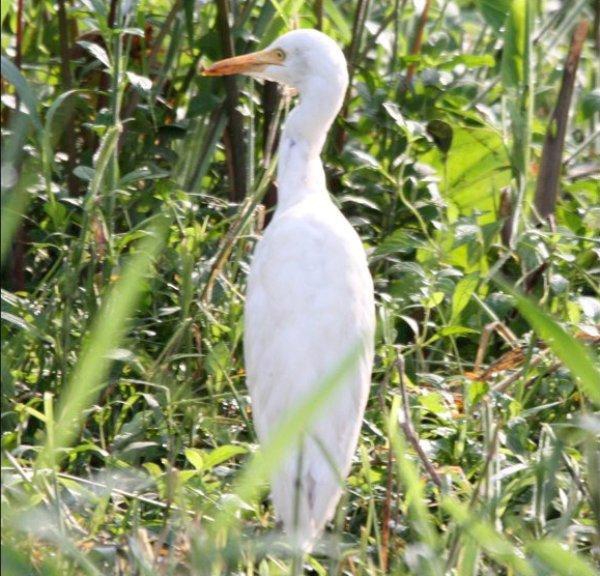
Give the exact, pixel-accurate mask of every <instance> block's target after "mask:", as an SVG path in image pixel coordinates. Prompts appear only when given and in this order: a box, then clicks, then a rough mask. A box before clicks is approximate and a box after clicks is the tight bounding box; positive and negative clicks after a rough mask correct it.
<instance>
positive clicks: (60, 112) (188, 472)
mask: <svg viewBox="0 0 600 576" xmlns="http://www.w3.org/2000/svg"><path fill="white" fill-rule="evenodd" d="M230 4H231V6H230V7H229V10H230V11H231V12H230V14H229V15H230V16H231V18H230V19H229V21H228V23H229V27H230V30H224V29H223V28H222V27H221V28H219V26H218V25H217V13H218V10H224V9H227V3H224V2H220V1H216V2H212V1H209V2H205V3H202V4H200V3H194V2H187V1H184V2H173V3H167V2H159V1H157V0H149V1H147V2H140V3H132V4H130V5H126V4H125V3H119V2H116V1H113V2H108V3H104V2H99V1H96V0H91V1H90V2H73V3H67V2H62V1H61V2H58V3H52V2H47V1H45V0H42V1H41V2H37V3H32V2H27V3H24V4H21V3H19V2H17V3H14V4H13V3H8V2H7V3H4V4H3V5H2V12H1V16H2V31H3V34H2V78H3V83H2V111H1V114H2V246H1V248H2V286H3V288H2V372H1V375H2V419H1V424H2V428H1V431H2V492H1V496H2V572H3V574H4V573H6V574H9V575H15V576H17V575H18V576H21V575H25V574H27V575H29V574H40V575H42V574H43V575H53V574H60V575H61V576H67V575H69V576H70V575H76V574H77V575H79V574H92V575H111V574H141V575H155V574H173V575H175V574H177V575H179V574H184V575H185V574H190V575H191V574H194V575H196V574H199V575H200V574H201V575H204V574H207V575H208V574H210V575H213V574H259V575H261V576H263V575H278V574H292V573H296V574H297V573H300V572H301V570H302V567H301V566H300V562H298V559H297V556H296V555H295V554H294V551H293V550H291V549H290V547H289V545H288V543H286V542H285V540H284V539H283V538H282V536H281V534H279V532H278V531H277V529H276V526H275V522H274V517H273V511H272V507H271V505H270V502H269V500H268V485H267V483H266V478H267V476H268V473H269V471H270V470H272V469H273V468H274V467H276V466H277V463H278V461H279V460H280V458H281V454H283V453H285V451H286V449H287V447H288V446H289V445H290V444H291V443H292V442H293V441H294V439H295V438H297V436H298V434H299V433H300V432H301V428H302V425H303V423H305V422H306V421H307V420H309V419H310V418H311V417H313V416H314V415H315V414H316V413H317V412H318V411H319V409H320V406H321V405H322V403H323V402H324V401H326V399H327V396H328V394H330V393H331V392H332V391H333V390H334V389H335V387H336V385H337V383H338V381H339V378H338V376H339V375H340V374H341V373H343V371H344V370H345V369H348V366H349V364H351V362H352V358H348V359H346V360H345V362H344V363H342V364H340V366H339V371H338V373H336V374H332V375H331V378H330V379H329V380H328V381H327V382H324V383H323V386H322V388H321V389H320V390H319V392H318V393H317V394H315V396H314V397H312V398H310V399H309V400H308V401H307V402H306V404H305V405H303V406H299V407H298V411H297V412H296V413H294V414H289V415H287V416H288V417H287V418H286V419H285V421H284V422H283V423H282V427H281V432H280V434H278V435H277V438H276V440H275V441H274V442H273V443H272V444H270V445H268V446H263V447H261V449H259V447H258V445H257V441H256V436H255V433H254V430H253V427H252V418H251V416H252V412H251V405H250V402H249V398H248V394H247V391H246V388H245V382H244V370H243V357H242V346H241V345H242V339H243V333H242V314H243V294H244V291H245V282H246V273H247V270H248V263H249V259H250V254H251V252H252V249H253V246H254V244H255V242H256V240H257V239H258V237H259V235H260V233H261V229H262V226H263V223H264V220H265V210H264V209H263V208H262V207H261V202H265V201H266V202H267V205H270V204H269V198H270V193H271V190H270V185H271V183H272V181H273V173H274V172H273V170H274V166H275V160H274V155H273V154H272V152H273V151H272V150H271V149H270V146H271V143H272V140H273V138H272V135H273V132H272V130H271V127H272V125H271V124H270V123H271V122H277V118H278V117H279V119H280V121H281V120H282V119H284V117H285V114H286V112H287V110H288V109H289V105H290V103H289V102H287V101H286V100H285V99H284V100H280V101H279V102H277V101H274V100H273V98H272V97H273V96H274V94H275V92H274V91H273V90H272V88H271V87H267V88H263V87H262V86H259V85H258V84H256V83H253V82H252V81H249V80H245V79H240V80H239V81H238V90H239V104H238V106H239V109H240V110H241V122H240V123H239V125H238V126H237V128H235V130H234V129H233V128H232V127H231V126H229V127H228V125H227V111H228V110H229V108H228V106H227V104H226V100H225V91H224V86H223V83H222V81H221V80H219V79H209V78H203V77H200V76H199V75H198V74H197V66H198V64H207V63H209V62H211V61H213V60H215V59H217V58H219V57H220V56H221V55H222V53H223V49H224V46H225V45H226V44H227V43H228V42H229V41H230V40H232V41H233V42H234V44H235V46H236V51H238V52H242V51H244V50H250V49H255V48H256V47H262V46H264V45H265V44H266V43H268V42H269V41H270V40H271V39H273V38H275V37H276V36H277V35H279V34H281V33H283V32H284V31H286V30H287V29H289V27H291V26H294V25H295V23H296V22H299V23H300V25H301V26H315V25H316V24H317V22H319V21H321V20H322V22H323V29H324V31H325V32H326V33H328V34H330V35H331V36H332V37H333V38H335V39H336V40H337V41H338V42H339V43H340V44H341V45H343V46H344V47H346V48H347V49H348V52H347V53H348V54H349V55H351V62H350V65H351V67H352V71H353V85H352V90H351V92H350V94H349V99H348V108H347V110H346V112H345V117H344V118H340V119H339V121H338V122H337V123H336V125H335V127H334V129H333V134H332V138H331V139H330V141H329V144H328V146H327V148H326V152H325V154H324V161H325V165H326V172H327V175H328V182H329V187H330V189H331V191H332V193H333V196H334V198H335V199H336V201H337V202H338V203H339V205H340V207H341V209H342V210H343V212H344V213H345V214H346V215H347V216H348V217H349V218H350V220H351V221H352V223H353V225H354V226H355V228H356V229H357V231H358V232H359V234H360V235H361V237H362V239H363V241H364V244H365V247H366V248H367V250H368V252H369V258H370V264H371V270H372V273H373V277H374V280H375V286H376V292H377V294H376V296H377V317H378V330H377V342H376V366H375V370H374V374H373V386H372V390H371V396H370V401H369V404H368V407H367V412H366V415H365V422H364V425H363V428H362V434H361V438H360V445H359V448H358V449H357V452H356V456H355V460H354V464H353V467H352V471H351V474H350V477H349V478H348V481H347V489H346V491H345V493H344V497H343V498H342V502H341V504H340V507H339V509H338V512H337V514H336V518H335V520H334V521H333V522H332V523H331V525H330V526H329V527H328V530H327V532H326V534H325V535H324V536H323V538H322V539H321V540H320V541H319V546H318V547H317V549H316V550H315V551H314V553H313V554H311V555H308V556H306V557H305V558H304V559H303V560H302V563H303V565H304V570H305V571H306V573H314V574H320V575H321V574H323V575H325V574H351V575H369V576H371V575H379V574H392V575H418V576H422V575H429V574H431V575H442V574H456V575H460V576H463V575H464V576H467V575H468V576H473V575H479V574H481V575H483V574H493V575H498V576H504V575H507V576H509V575H510V576H512V575H515V576H516V575H520V574H523V575H529V574H531V575H547V576H551V575H552V576H553V575H555V574H558V575H561V576H562V575H565V576H567V575H570V576H580V575H583V576H587V575H588V574H589V575H591V574H595V573H597V571H598V568H599V567H600V553H599V550H600V441H599V438H600V433H599V431H600V420H599V414H598V407H599V406H600V376H599V363H598V353H597V346H598V343H599V341H600V336H599V334H598V326H599V325H600V300H599V295H598V294H599V278H600V274H599V272H600V262H599V254H600V252H599V248H600V244H599V242H598V231H599V229H600V202H599V201H600V190H599V188H598V182H597V178H598V153H599V145H600V144H599V142H598V137H597V134H598V124H599V122H600V104H599V102H600V100H599V92H598V83H599V81H600V78H599V77H598V71H597V66H596V65H595V63H596V61H597V59H598V56H599V55H598V47H597V46H596V45H595V44H594V41H593V39H592V33H597V30H596V31H595V32H590V38H589V39H588V42H587V43H586V45H585V46H584V50H583V53H582V58H581V62H580V65H579V71H578V76H577V82H576V85H575V92H574V97H573V102H572V104H571V123H570V127H569V130H568V132H567V138H566V142H565V151H564V159H565V163H564V167H563V170H562V176H561V182H560V199H559V203H558V207H557V210H556V214H555V222H554V223H553V225H552V226H548V225H545V226H539V225H537V226H536V225H535V223H534V220H533V219H532V218H531V204H532V199H533V194H534V191H535V187H536V186H535V185H536V176H537V169H538V165H539V160H540V157H541V152H542V145H543V141H544V135H545V131H546V129H547V128H548V126H547V124H548V119H549V118H550V115H551V113H552V110H553V107H554V105H555V103H556V97H557V94H558V91H559V88H560V82H561V74H562V66H563V64H564V61H565V58H566V55H567V52H568V48H569V42H570V37H571V33H572V31H573V29H574V27H575V26H576V25H577V23H578V22H579V21H580V20H581V19H582V18H587V19H588V20H590V22H598V21H600V19H599V18H598V14H597V11H598V7H597V6H596V4H597V3H594V2H591V1H587V0H584V1H578V2H566V1H565V2H560V3H556V2H549V1H548V0H541V1H540V2H524V1H521V0H505V1H502V2H495V1H494V2H492V1H488V0H481V1H477V2H475V1H467V0H463V1H460V2H459V1H456V2H431V3H430V9H429V13H428V18H427V22H426V23H425V27H424V32H423V39H422V42H421V45H420V48H418V49H417V53H416V54H411V55H410V56H409V55H408V54H409V53H410V52H411V48H412V47H414V46H419V43H418V42H417V43H415V42H414V36H415V34H416V31H417V29H418V25H419V24H418V23H419V17H420V15H419V13H418V12H416V11H415V8H414V6H413V3H412V2H404V1H402V0H399V1H398V2H389V3H383V2H377V3H375V2H364V1H357V2H341V1H337V0H326V1H324V2H314V3H302V2H297V1H293V0H289V1H279V2H265V1H263V0H251V1H248V2H240V3H234V2H231V3H230ZM417 4H418V3H417ZM421 4H422V3H421ZM21 6H22V8H23V10H22V12H21V8H20V7H21ZM123 6H126V7H128V11H127V12H126V13H125V12H124V11H123V10H124V9H123ZM62 8H64V13H62V12H61V11H62ZM595 11H596V12H595ZM357 14H358V16H357ZM19 18H21V19H22V22H23V26H22V31H23V32H22V34H19V33H18V32H17V30H18V28H19V27H18V26H17V22H18V20H19ZM363 18H364V19H366V25H365V26H361V25H360V21H361V20H362V19H363ZM355 22H358V24H356V25H355V24H353V23H355ZM591 28H593V25H592V26H591ZM411 66H414V77H413V83H412V85H411V86H406V84H405V82H404V79H405V78H406V75H407V71H408V69H409V68H410V67H411ZM19 103H20V104H19ZM273 119H274V120H273ZM269 134H271V136H270V135H269ZM232 142H233V143H235V146H234V145H232ZM240 143H241V144H240ZM233 159H235V162H234V161H233ZM228 166H233V169H234V170H236V174H235V175H234V176H235V178H234V181H236V182H246V183H247V187H248V193H247V195H246V197H245V198H243V199H242V200H241V201H240V202H235V201H233V199H234V198H236V197H237V196H236V195H235V193H234V191H233V190H232V188H231V182H232V174H231V173H230V172H229V169H228ZM502 198H504V201H503V200H502ZM507 199H508V200H507ZM508 216H512V217H513V218H512V222H511V221H509V218H508ZM324 353H326V351H324Z"/></svg>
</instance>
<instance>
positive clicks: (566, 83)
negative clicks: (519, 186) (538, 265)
mask: <svg viewBox="0 0 600 576" xmlns="http://www.w3.org/2000/svg"><path fill="white" fill-rule="evenodd" d="M588 27H589V23H588V21H587V20H582V21H581V22H580V23H579V24H578V26H577V28H576V29H575V33H574V34H573V39H572V40H571V47H570V49H569V54H568V55H567V60H566V62H565V67H564V70H563V77H562V82H561V86H560V92H559V94H558V99H557V102H556V107H555V108H554V112H553V113H552V117H551V119H550V124H549V126H548V130H547V131H546V138H545V140H544V147H543V149H542V159H541V162H540V171H539V175H538V180H537V186H536V190H535V199H534V206H535V209H536V211H537V215H538V216H539V218H540V219H541V220H542V221H545V220H552V219H553V218H554V211H555V209H556V202H557V199H558V184H559V180H560V171H561V166H562V155H563V148H564V144H565V136H566V133H567V125H568V122H569V109H570V107H571V99H572V97H573V88H574V86H575V77H576V75H577V67H578V66H579V58H580V56H581V50H582V49H583V44H584V42H585V39H586V37H587V32H588Z"/></svg>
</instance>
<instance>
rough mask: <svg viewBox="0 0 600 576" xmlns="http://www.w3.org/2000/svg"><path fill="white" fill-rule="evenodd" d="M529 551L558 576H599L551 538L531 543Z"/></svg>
mask: <svg viewBox="0 0 600 576" xmlns="http://www.w3.org/2000/svg"><path fill="white" fill-rule="evenodd" d="M526 549H527V551H528V552H529V553H530V554H532V555H533V556H536V557H537V558H539V559H540V560H541V561H542V562H543V563H544V564H545V565H546V566H548V568H550V569H551V570H552V573H553V574H556V576H597V574H598V572H597V571H596V570H595V569H594V567H593V566H592V565H591V564H589V563H588V562H587V561H586V560H584V559H583V558H582V557H581V556H580V555H578V554H576V553H575V552H573V551H571V550H568V549H565V548H564V547H563V545H562V543H561V542H559V541H558V540H553V539H550V538H544V539H543V540H537V541H535V542H530V543H529V544H527V546H526Z"/></svg>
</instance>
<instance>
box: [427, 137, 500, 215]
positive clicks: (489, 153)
mask: <svg viewBox="0 0 600 576" xmlns="http://www.w3.org/2000/svg"><path fill="white" fill-rule="evenodd" d="M453 132H454V135H453V138H452V148H451V149H450V151H449V152H448V154H447V155H444V154H443V153H442V152H441V151H438V150H432V151H431V152H428V153H426V154H424V155H423V156H422V161H423V162H425V163H428V164H430V165H431V166H433V167H434V168H436V169H437V171H438V174H439V176H440V178H441V179H442V183H441V185H440V191H441V193H442V195H445V196H446V197H447V198H448V199H449V200H451V201H452V202H453V203H454V204H455V205H456V206H457V207H458V208H459V209H460V211H461V213H462V214H465V215H468V214H471V213H472V212H473V211H474V210H478V211H480V212H483V213H484V217H483V218H482V219H481V224H484V223H487V222H491V221H494V220H495V219H496V215H495V207H496V203H497V195H498V194H499V191H500V189H501V188H502V187H503V186H506V185H507V184H508V183H509V182H510V178H511V171H510V162H509V158H508V155H507V153H506V148H505V147H504V143H503V141H502V137H501V135H500V134H498V133H497V132H496V131H495V130H492V129H491V128H484V127H482V128H464V127H455V128H454V129H453ZM444 158H447V160H446V166H444Z"/></svg>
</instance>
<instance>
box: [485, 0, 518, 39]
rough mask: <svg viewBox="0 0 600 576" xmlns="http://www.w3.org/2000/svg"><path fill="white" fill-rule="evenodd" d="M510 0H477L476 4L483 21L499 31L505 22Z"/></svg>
mask: <svg viewBox="0 0 600 576" xmlns="http://www.w3.org/2000/svg"><path fill="white" fill-rule="evenodd" d="M510 3H511V0H478V2H477V5H478V6H479V10H480V11H481V14H482V15H483V17H484V19H485V21H486V22H487V23H488V24H489V25H490V26H491V27H492V28H493V29H494V31H495V32H499V31H500V29H501V28H502V27H503V26H504V23H505V22H506V16H507V15H508V10H509V8H510Z"/></svg>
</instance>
